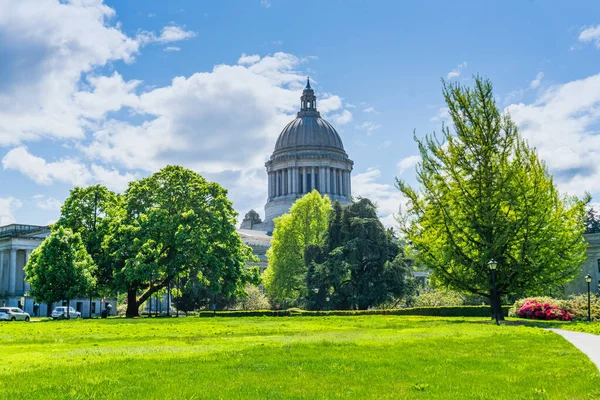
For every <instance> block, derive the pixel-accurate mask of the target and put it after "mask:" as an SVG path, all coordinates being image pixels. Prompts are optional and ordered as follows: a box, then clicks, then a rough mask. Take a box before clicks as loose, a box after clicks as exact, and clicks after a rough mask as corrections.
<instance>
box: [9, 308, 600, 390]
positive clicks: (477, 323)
mask: <svg viewBox="0 0 600 400" xmlns="http://www.w3.org/2000/svg"><path fill="white" fill-rule="evenodd" d="M0 338H1V343H2V349H1V351H0V398H2V399H53V398H58V399H161V400H166V399H219V398H223V399H332V398H337V399H404V398H406V399H511V400H513V399H561V400H564V399H596V398H600V373H598V370H597V369H596V368H595V366H594V365H593V364H592V363H591V362H590V361H589V360H588V359H587V358H586V357H585V356H584V355H583V354H582V353H580V352H579V351H578V350H577V349H575V347H573V346H571V345H570V344H569V343H568V342H566V341H565V340H564V339H562V338H561V337H559V336H558V335H555V334H553V333H550V332H547V331H544V330H542V329H538V328H533V327H527V326H500V327H496V326H495V325H490V324H489V323H488V321H487V320H482V319H477V318H469V319H459V318H433V317H407V316H360V317H291V318H289V317H288V318H285V317H282V318H272V317H256V318H215V319H213V318H191V317H190V318H180V319H174V318H171V319H140V320H124V319H109V320H91V321H87V320H84V321H55V322H54V321H53V322H37V323H35V322H32V323H29V324H26V323H4V324H0Z"/></svg>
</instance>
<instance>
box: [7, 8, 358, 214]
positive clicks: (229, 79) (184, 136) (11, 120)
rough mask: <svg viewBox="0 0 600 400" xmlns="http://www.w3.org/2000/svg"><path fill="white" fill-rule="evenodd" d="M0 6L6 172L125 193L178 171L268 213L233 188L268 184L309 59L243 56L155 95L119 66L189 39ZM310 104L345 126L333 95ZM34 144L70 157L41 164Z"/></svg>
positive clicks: (108, 15)
mask: <svg viewBox="0 0 600 400" xmlns="http://www.w3.org/2000/svg"><path fill="white" fill-rule="evenodd" d="M0 2H2V5H3V7H2V10H3V11H2V12H1V13H0V40H1V42H2V45H3V49H2V52H3V53H2V63H0V64H1V65H0V68H1V69H2V74H0V146H7V147H8V146H10V147H11V148H12V150H10V151H8V152H7V153H6V154H5V155H4V157H3V159H2V164H3V167H4V168H5V169H11V170H15V171H19V172H21V173H22V174H23V175H25V176H27V177H29V178H30V179H31V180H33V181H34V182H36V183H38V184H42V185H50V184H53V183H63V184H64V183H66V184H70V185H84V184H92V183H94V182H101V183H105V184H107V185H112V187H113V188H115V190H122V189H123V188H124V187H125V186H126V184H127V182H128V181H129V180H130V179H133V178H135V177H137V176H138V175H139V176H143V175H145V174H147V173H150V172H153V171H156V170H158V169H160V168H162V167H164V166H165V165H167V164H179V165H183V166H185V167H188V168H191V169H193V170H195V171H197V172H199V173H201V174H203V175H204V176H206V177H209V178H210V179H211V180H213V181H217V182H219V183H221V184H223V185H224V186H225V187H227V188H228V189H229V190H230V192H229V195H230V197H231V198H232V199H235V201H236V207H238V210H240V209H241V210H245V208H246V204H252V206H254V205H255V204H256V203H257V202H259V203H262V202H264V198H265V194H266V193H265V192H264V191H260V190H259V191H257V190H255V188H256V187H254V188H253V189H252V190H250V191H251V192H252V195H250V194H249V192H250V191H248V190H246V191H243V189H242V188H241V185H240V182H243V180H244V179H248V175H247V171H254V172H253V173H255V174H256V177H255V178H252V179H255V180H258V179H261V180H263V179H266V174H265V172H264V161H265V158H266V157H268V155H269V153H270V151H271V149H272V148H273V145H274V142H275V139H276V137H277V135H278V134H279V132H280V131H281V129H282V127H283V126H285V124H287V123H288V122H289V121H290V120H291V119H293V118H294V116H295V113H296V112H297V111H298V109H299V98H300V95H301V92H302V89H303V87H304V83H305V80H306V71H300V69H301V68H300V67H302V66H303V65H304V64H305V63H307V62H310V60H311V59H312V57H305V58H298V57H296V56H294V55H293V54H287V53H283V52H278V53H275V54H272V55H268V56H264V57H261V56H260V55H242V57H240V60H239V63H238V64H235V65H217V66H215V67H214V68H212V69H209V70H204V71H199V72H197V73H194V74H191V75H189V76H178V77H174V78H173V79H172V81H171V82H170V84H167V85H165V86H163V87H155V86H150V85H148V84H145V83H143V82H141V81H139V80H136V79H130V80H125V79H124V78H123V76H122V75H121V74H120V73H119V68H120V67H121V62H125V63H131V62H133V61H134V58H135V56H136V55H137V54H138V53H139V51H140V49H141V48H142V47H143V46H144V45H147V44H150V43H161V44H165V46H167V44H169V46H171V45H170V43H172V42H175V41H179V40H184V39H189V38H190V37H193V36H195V35H196V34H195V32H192V31H190V30H187V29H185V28H183V27H178V26H168V27H165V28H163V29H162V31H161V32H160V34H158V33H151V32H144V31H141V32H138V33H137V34H134V35H133V36H130V35H127V34H126V33H124V31H123V30H122V27H121V25H120V24H119V22H118V21H117V20H116V14H115V11H114V10H113V9H112V8H110V7H108V6H107V5H105V4H103V2H102V1H101V0H77V1H70V2H66V1H58V0H46V1H38V0H0ZM4 38H10V40H2V39H4ZM165 50H166V51H170V50H169V49H168V47H166V48H165ZM317 95H318V96H322V97H323V99H322V100H320V101H319V109H320V110H321V111H323V112H324V113H326V112H329V113H331V114H330V115H331V118H332V119H333V120H334V121H337V123H338V124H343V123H344V122H346V123H347V122H348V121H350V119H351V115H352V114H351V113H350V112H349V111H347V110H346V109H345V108H346V107H343V105H342V99H341V98H340V97H339V96H337V95H335V94H331V95H323V94H322V93H321V94H319V93H317ZM348 107H350V105H349V106H348ZM31 141H36V142H37V143H38V145H37V146H36V148H39V147H41V146H48V147H49V148H51V147H52V146H57V147H58V146H61V145H62V146H64V147H65V148H69V149H70V152H71V153H69V156H68V157H63V158H51V157H48V156H45V157H48V158H47V160H46V159H44V158H42V157H40V155H39V154H36V155H34V154H32V153H30V152H29V151H28V150H27V147H26V146H27V144H28V143H29V142H31ZM38 146H39V147H38ZM7 150H8V149H7ZM45 154H52V153H50V152H48V151H46V152H45ZM263 175H264V176H263ZM261 187H264V190H265V191H266V186H265V185H263V186H261ZM257 199H258V200H257Z"/></svg>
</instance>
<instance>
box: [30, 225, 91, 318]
mask: <svg viewBox="0 0 600 400" xmlns="http://www.w3.org/2000/svg"><path fill="white" fill-rule="evenodd" d="M95 270H96V265H95V264H94V261H93V260H92V257H91V256H90V255H89V254H88V252H87V251H86V249H85V246H84V244H83V241H82V240H81V236H80V235H79V234H78V233H73V232H72V231H71V230H70V229H66V228H63V227H59V228H57V229H56V230H54V231H53V232H52V233H51V234H50V236H48V237H47V238H46V239H45V240H44V241H43V242H42V244H41V245H40V246H39V247H38V248H37V249H35V250H34V251H33V252H32V253H31V256H30V257H29V261H28V262H27V265H26V266H25V272H26V274H27V281H28V282H29V284H30V285H31V295H32V296H33V297H34V298H35V299H36V301H38V302H44V303H54V302H57V301H61V300H67V302H68V303H70V301H71V299H73V298H76V297H80V296H86V295H87V294H88V293H89V292H90V290H91V288H93V287H94V285H95V284H96V279H95V278H94V273H95ZM67 315H68V316H69V317H70V315H69V312H68V311H67Z"/></svg>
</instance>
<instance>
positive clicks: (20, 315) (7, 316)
mask: <svg viewBox="0 0 600 400" xmlns="http://www.w3.org/2000/svg"><path fill="white" fill-rule="evenodd" d="M30 320H31V317H30V315H29V314H28V313H26V312H25V311H23V310H21V309H20V308H17V307H0V321H25V322H29V321H30Z"/></svg>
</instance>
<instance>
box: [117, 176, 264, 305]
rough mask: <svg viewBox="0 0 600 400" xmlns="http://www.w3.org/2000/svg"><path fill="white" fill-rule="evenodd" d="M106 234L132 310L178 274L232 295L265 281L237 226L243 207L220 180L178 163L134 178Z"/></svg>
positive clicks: (120, 286)
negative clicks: (239, 208)
mask: <svg viewBox="0 0 600 400" xmlns="http://www.w3.org/2000/svg"><path fill="white" fill-rule="evenodd" d="M123 200H124V201H123V207H122V210H121V212H120V213H119V215H118V217H115V218H113V219H112V221H111V233H110V235H109V237H108V238H107V239H106V244H105V245H106V246H107V247H108V248H109V249H110V251H111V255H112V259H113V262H114V263H115V272H114V278H115V284H116V285H118V288H119V289H120V290H123V291H127V293H128V295H127V313H126V314H127V316H128V317H133V316H136V315H137V314H138V307H139V305H140V304H141V303H143V302H144V301H146V300H147V299H148V298H149V297H150V296H152V294H154V293H156V292H157V291H160V290H161V289H163V288H165V287H167V286H168V285H169V284H170V283H171V282H173V281H174V279H175V278H176V277H178V276H182V275H183V276H189V275H190V273H193V274H194V275H195V277H196V278H197V279H198V280H199V281H200V282H201V283H202V285H204V286H205V287H206V288H208V290H209V291H210V292H211V293H212V294H220V295H222V296H230V295H232V294H235V293H236V292H238V291H242V290H243V288H244V286H245V285H246V284H247V283H256V282H257V281H258V279H259V278H258V272H257V270H256V269H246V262H248V261H251V260H254V256H253V255H252V251H251V248H250V247H248V246H246V245H244V244H243V243H242V240H241V238H240V236H239V235H238V234H237V232H236V230H235V224H236V216H237V213H236V212H235V211H234V209H233V206H232V204H231V202H230V201H229V200H228V199H227V191H226V190H225V189H223V188H222V187H221V186H220V185H218V184H217V183H213V182H207V181H206V180H205V179H204V178H203V177H202V176H200V175H198V174H197V173H195V172H193V171H190V170H188V169H185V168H183V167H179V166H167V167H165V168H164V169H162V170H161V171H159V172H157V173H155V174H153V175H151V176H149V177H147V178H144V179H141V180H138V181H133V182H131V183H130V184H129V188H128V189H127V191H126V192H125V194H124V197H123Z"/></svg>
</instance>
